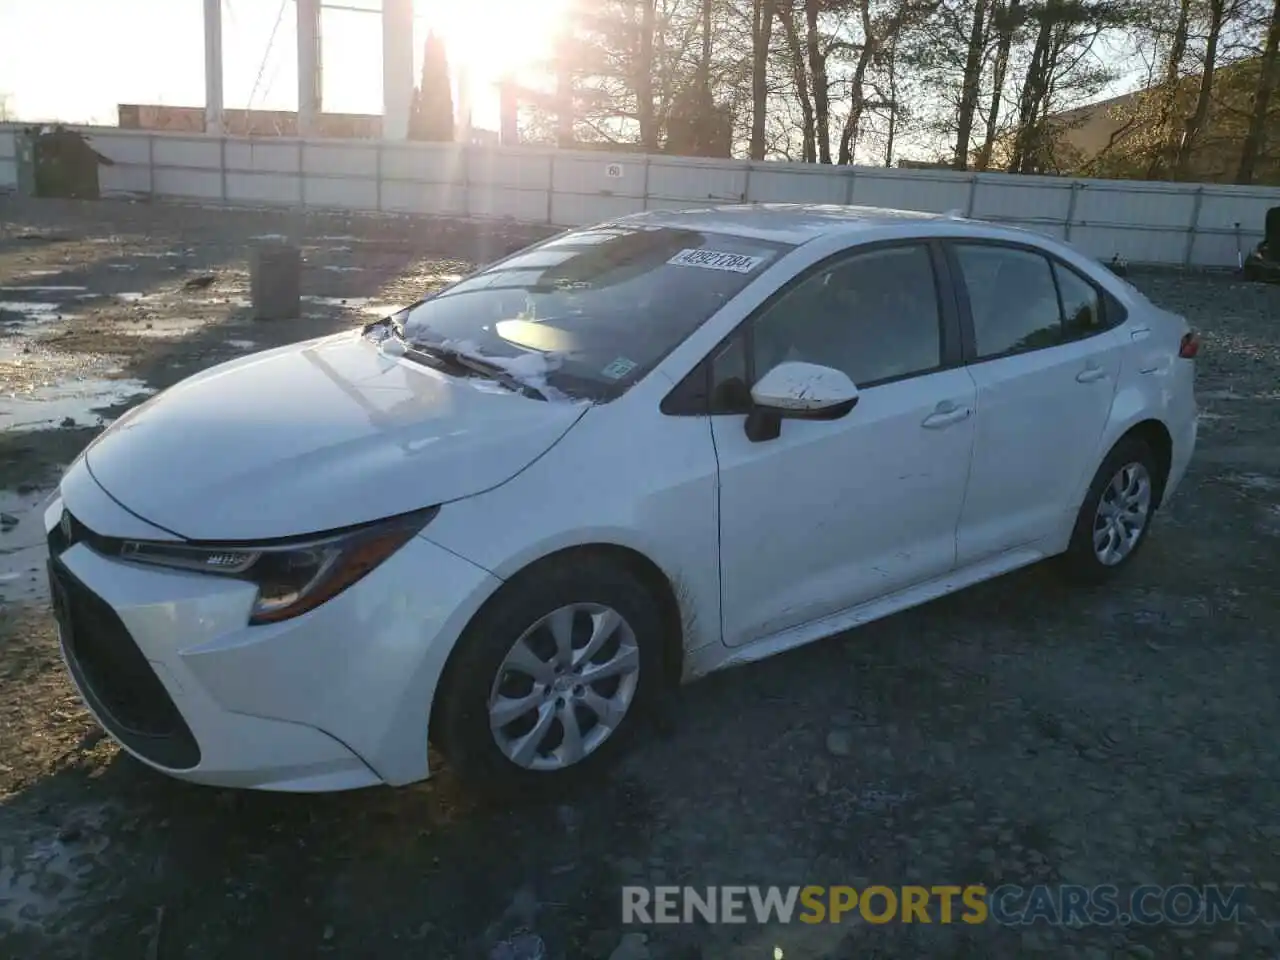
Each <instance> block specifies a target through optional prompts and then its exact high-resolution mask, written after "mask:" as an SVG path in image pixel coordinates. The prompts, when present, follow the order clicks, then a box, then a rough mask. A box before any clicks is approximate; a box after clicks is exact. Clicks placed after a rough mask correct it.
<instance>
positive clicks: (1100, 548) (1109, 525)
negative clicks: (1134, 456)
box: [1093, 462, 1151, 567]
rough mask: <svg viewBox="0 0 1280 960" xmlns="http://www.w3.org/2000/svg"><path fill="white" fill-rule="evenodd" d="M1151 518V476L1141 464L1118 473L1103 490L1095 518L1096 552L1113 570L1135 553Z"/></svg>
mask: <svg viewBox="0 0 1280 960" xmlns="http://www.w3.org/2000/svg"><path fill="white" fill-rule="evenodd" d="M1150 518H1151V474H1150V473H1148V472H1147V468H1146V467H1145V466H1143V465H1142V464H1141V463H1136V462H1135V463H1129V464H1126V465H1125V466H1123V467H1121V468H1120V469H1119V470H1118V471H1116V473H1115V475H1114V476H1113V477H1112V478H1111V482H1110V483H1108V484H1107V485H1106V487H1104V488H1103V491H1102V496H1101V498H1100V499H1099V500H1098V510H1097V513H1096V514H1095V515H1094V519H1093V552H1094V555H1095V556H1096V557H1097V558H1098V560H1099V561H1100V562H1101V563H1102V564H1103V565H1105V566H1108V567H1114V566H1116V565H1117V564H1119V563H1121V562H1122V561H1123V560H1124V559H1125V558H1126V557H1128V556H1129V554H1131V553H1133V551H1134V549H1135V548H1136V547H1137V546H1138V541H1139V540H1141V539H1142V534H1143V531H1144V530H1145V529H1146V527H1147V522H1148V521H1149V520H1150Z"/></svg>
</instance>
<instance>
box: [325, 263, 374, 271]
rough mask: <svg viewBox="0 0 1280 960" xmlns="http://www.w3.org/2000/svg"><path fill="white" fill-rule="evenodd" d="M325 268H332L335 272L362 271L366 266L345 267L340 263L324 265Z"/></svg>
mask: <svg viewBox="0 0 1280 960" xmlns="http://www.w3.org/2000/svg"><path fill="white" fill-rule="evenodd" d="M324 269H325V270H332V271H333V272H334V273H361V272H362V271H363V270H364V267H343V266H339V265H338V264H330V265H328V266H326V267H324Z"/></svg>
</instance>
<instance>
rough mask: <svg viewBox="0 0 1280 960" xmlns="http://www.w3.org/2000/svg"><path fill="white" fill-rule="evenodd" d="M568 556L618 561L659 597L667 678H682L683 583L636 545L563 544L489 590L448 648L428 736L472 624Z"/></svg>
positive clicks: (437, 721)
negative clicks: (513, 590) (518, 585)
mask: <svg viewBox="0 0 1280 960" xmlns="http://www.w3.org/2000/svg"><path fill="white" fill-rule="evenodd" d="M569 559H574V560H578V561H581V562H591V563H610V564H614V565H616V566H617V567H619V568H620V569H622V570H625V571H626V572H627V573H628V574H630V575H631V576H633V577H634V578H635V579H636V580H637V581H638V582H639V583H640V584H641V585H642V586H643V587H644V588H645V589H646V590H648V591H649V593H650V594H651V595H652V596H653V598H654V601H655V602H656V603H657V604H658V607H659V610H660V613H661V617H662V623H663V628H664V629H663V634H662V648H661V655H662V666H663V670H662V674H663V680H664V682H665V683H666V684H669V685H673V686H674V685H675V684H678V683H679V682H680V679H681V677H682V675H683V672H684V659H685V636H686V633H687V629H686V622H685V618H686V616H689V615H691V614H690V613H689V612H688V611H689V610H690V609H691V605H690V604H688V603H687V602H685V601H686V599H687V598H685V597H684V596H683V595H682V592H681V589H680V585H679V582H678V581H676V580H673V579H672V578H671V577H670V576H668V575H667V573H666V572H665V571H664V570H663V569H662V568H661V567H660V566H659V565H658V564H657V563H656V562H654V560H653V559H652V558H650V557H649V556H647V555H646V554H644V553H642V552H641V551H640V550H637V549H635V548H634V547H630V546H624V545H622V544H618V543H606V542H592V543H581V544H574V545H572V546H565V547H560V548H559V549H556V550H552V551H551V552H549V553H544V554H542V555H541V556H538V557H537V558H535V559H533V560H530V561H529V562H527V563H525V565H524V566H522V567H520V568H519V569H518V570H517V571H516V572H515V573H513V574H511V575H510V576H508V577H505V578H504V579H503V582H502V584H501V585H500V586H498V587H497V589H495V590H494V591H493V592H492V593H491V594H489V596H488V597H486V598H485V600H484V602H483V603H481V604H480V606H479V608H478V609H477V610H476V611H475V613H473V614H472V615H471V618H470V619H469V620H468V621H467V625H466V626H465V627H463V629H462V632H461V633H460V634H459V637H458V640H457V642H456V643H454V645H453V648H452V649H451V650H450V651H449V655H448V657H447V658H446V659H445V664H444V668H443V669H442V670H441V672H440V677H439V680H438V681H437V683H436V690H435V692H434V694H433V696H432V698H431V716H430V717H429V719H428V727H427V730H428V737H429V738H431V739H433V740H434V739H435V737H436V736H438V731H439V730H440V725H441V724H442V722H443V720H442V714H441V712H440V704H441V701H442V699H443V698H442V697H441V696H440V690H442V689H443V688H444V687H445V686H446V685H447V684H448V682H449V679H450V675H451V672H452V670H453V668H454V665H455V664H456V663H457V652H458V650H459V648H460V647H461V646H462V644H463V643H465V642H466V636H467V631H468V630H470V628H471V625H472V624H473V623H474V622H475V621H476V620H477V619H478V618H479V617H480V616H481V615H482V614H484V613H485V611H487V610H489V609H490V608H491V607H492V605H493V604H495V603H498V602H500V600H501V598H502V597H503V596H504V595H505V594H506V593H507V591H508V590H509V589H510V588H511V586H512V585H513V584H515V583H519V582H521V581H523V580H524V579H526V578H528V577H531V576H536V575H537V573H538V571H539V570H540V569H543V568H545V567H546V566H548V565H550V564H553V563H563V562H565V561H566V560H569Z"/></svg>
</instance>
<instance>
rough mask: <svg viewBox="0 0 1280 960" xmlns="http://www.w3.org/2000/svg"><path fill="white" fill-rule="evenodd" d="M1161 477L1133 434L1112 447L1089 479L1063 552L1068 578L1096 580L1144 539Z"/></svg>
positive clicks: (1119, 565)
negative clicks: (1065, 549) (1067, 543)
mask: <svg viewBox="0 0 1280 960" xmlns="http://www.w3.org/2000/svg"><path fill="white" fill-rule="evenodd" d="M1162 482H1163V478H1162V476H1161V475H1160V472H1159V467H1158V464H1157V459H1156V457H1155V456H1154V454H1152V452H1151V448H1150V447H1149V446H1147V444H1146V443H1144V442H1143V441H1142V440H1140V439H1139V438H1137V437H1127V438H1125V439H1123V440H1122V441H1121V442H1120V443H1118V444H1117V445H1116V446H1115V447H1114V448H1113V449H1112V451H1111V453H1109V454H1108V455H1107V458H1106V459H1105V460H1104V461H1103V462H1102V466H1100V467H1099V468H1098V472H1097V473H1096V474H1095V475H1094V478H1093V482H1092V483H1091V484H1090V485H1089V492H1088V494H1087V495H1086V496H1085V498H1084V503H1083V504H1082V505H1081V507H1080V512H1079V514H1078V515H1077V517H1076V525H1075V528H1074V529H1073V531H1072V535H1071V545H1070V546H1069V547H1068V548H1067V552H1066V554H1065V556H1064V557H1063V561H1064V566H1065V568H1066V571H1067V573H1068V575H1069V576H1071V578H1072V579H1074V580H1077V581H1080V582H1083V583H1102V582H1105V581H1106V580H1109V579H1110V578H1111V577H1113V576H1114V575H1115V574H1116V573H1118V572H1119V571H1120V570H1122V569H1123V568H1124V567H1126V566H1127V565H1128V564H1129V563H1130V562H1131V561H1132V560H1133V558H1134V557H1135V556H1136V555H1137V553H1138V551H1139V550H1140V549H1141V547H1142V545H1143V543H1145V542H1146V539H1147V533H1148V531H1149V530H1150V528H1151V519H1152V517H1153V516H1154V515H1155V510H1156V504H1157V503H1158V502H1159V494H1160V485H1161V484H1162Z"/></svg>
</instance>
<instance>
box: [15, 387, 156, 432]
mask: <svg viewBox="0 0 1280 960" xmlns="http://www.w3.org/2000/svg"><path fill="white" fill-rule="evenodd" d="M152 393H155V390H154V389H152V388H151V387H149V386H147V385H146V384H145V383H143V382H142V381H141V380H110V379H105V378H85V379H80V380H70V381H66V382H63V383H58V384H44V385H41V386H38V387H34V388H33V389H31V390H27V391H25V392H23V393H21V394H11V395H9V396H7V397H0V431H5V430H13V431H16V432H24V433H25V432H29V431H32V430H53V429H56V428H58V427H63V426H65V427H72V426H75V427H96V426H101V425H102V423H103V417H102V416H101V415H100V414H99V413H98V412H97V411H99V410H104V409H106V408H108V407H114V406H116V405H117V404H120V403H123V402H124V401H126V400H130V399H133V398H134V397H141V396H146V395H149V394H152Z"/></svg>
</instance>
